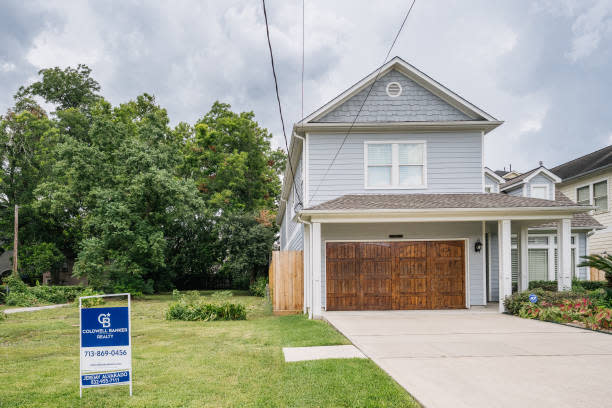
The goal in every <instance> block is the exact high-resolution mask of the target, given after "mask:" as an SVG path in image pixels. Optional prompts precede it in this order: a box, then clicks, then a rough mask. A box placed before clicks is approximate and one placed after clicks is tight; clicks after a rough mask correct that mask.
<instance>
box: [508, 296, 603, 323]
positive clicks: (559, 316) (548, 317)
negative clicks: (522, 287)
mask: <svg viewBox="0 0 612 408" xmlns="http://www.w3.org/2000/svg"><path fill="white" fill-rule="evenodd" d="M531 294H535V295H537V297H538V299H537V302H535V303H532V302H531V301H530V300H529V296H530V295H531ZM504 305H505V306H506V310H507V312H508V313H511V314H513V315H516V316H520V317H523V318H527V319H538V320H543V321H549V322H555V323H572V324H576V325H579V326H581V327H586V328H589V329H593V330H606V331H608V330H612V296H611V293H610V292H609V291H606V290H605V289H604V288H598V289H595V290H586V289H584V288H581V287H579V286H578V287H574V289H573V290H572V291H567V292H556V291H550V290H545V289H543V288H541V287H538V288H534V289H533V290H529V291H525V292H519V293H514V294H513V295H512V296H510V297H508V298H507V299H506V300H505V301H504Z"/></svg>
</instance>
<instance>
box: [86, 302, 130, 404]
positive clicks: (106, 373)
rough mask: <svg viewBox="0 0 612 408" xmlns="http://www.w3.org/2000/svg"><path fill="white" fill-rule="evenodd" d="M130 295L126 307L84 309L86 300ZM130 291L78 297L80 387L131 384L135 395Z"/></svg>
mask: <svg viewBox="0 0 612 408" xmlns="http://www.w3.org/2000/svg"><path fill="white" fill-rule="evenodd" d="M113 296H127V299H128V305H127V307H94V308H83V307H81V306H82V301H83V299H88V298H94V297H113ZM130 303H131V299H130V294H129V293H120V294H113V295H96V296H84V297H81V298H79V309H80V314H81V316H80V317H81V324H80V343H81V348H80V349H81V351H80V353H81V355H80V365H81V368H80V390H81V396H82V395H83V388H89V387H101V386H106V385H129V386H130V395H132V344H131V336H130V307H131V304H130Z"/></svg>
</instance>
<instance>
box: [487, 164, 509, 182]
mask: <svg viewBox="0 0 612 408" xmlns="http://www.w3.org/2000/svg"><path fill="white" fill-rule="evenodd" d="M484 172H485V174H486V175H488V176H490V177H491V178H492V179H493V180H496V181H498V182H499V183H505V182H506V179H505V178H503V177H501V175H499V174H498V173H497V171H493V170H491V169H490V168H488V167H486V166H485V168H484Z"/></svg>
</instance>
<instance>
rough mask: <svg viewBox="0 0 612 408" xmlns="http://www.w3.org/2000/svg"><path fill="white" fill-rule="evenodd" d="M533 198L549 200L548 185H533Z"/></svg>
mask: <svg viewBox="0 0 612 408" xmlns="http://www.w3.org/2000/svg"><path fill="white" fill-rule="evenodd" d="M531 197H533V198H543V199H545V200H548V199H549V195H548V186H547V185H546V184H533V185H532V186H531Z"/></svg>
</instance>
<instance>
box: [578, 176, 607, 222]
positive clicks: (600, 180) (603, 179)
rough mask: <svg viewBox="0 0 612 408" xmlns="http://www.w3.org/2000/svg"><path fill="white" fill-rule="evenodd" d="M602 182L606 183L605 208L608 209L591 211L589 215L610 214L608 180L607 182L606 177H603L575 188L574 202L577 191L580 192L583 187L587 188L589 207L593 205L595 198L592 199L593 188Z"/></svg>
mask: <svg viewBox="0 0 612 408" xmlns="http://www.w3.org/2000/svg"><path fill="white" fill-rule="evenodd" d="M602 181H605V182H606V190H607V197H608V200H607V207H608V209H607V210H592V211H590V212H589V213H590V214H605V213H607V212H610V180H608V178H607V177H604V178H601V179H598V180H594V181H591V182H589V183H585V184H582V185H579V186H576V189H575V191H576V202H578V190H580V189H581V188H584V187H588V188H589V205H595V198H594V197H593V194H595V189H594V188H593V186H594V185H595V184H599V183H601V182H602Z"/></svg>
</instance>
